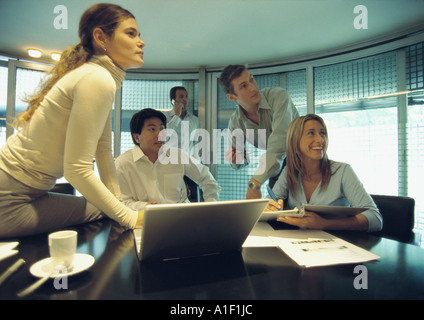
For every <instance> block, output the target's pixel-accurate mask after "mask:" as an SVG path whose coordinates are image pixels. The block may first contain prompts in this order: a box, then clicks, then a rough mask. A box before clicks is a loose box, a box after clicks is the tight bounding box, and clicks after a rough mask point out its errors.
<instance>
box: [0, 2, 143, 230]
mask: <svg viewBox="0 0 424 320" xmlns="http://www.w3.org/2000/svg"><path fill="white" fill-rule="evenodd" d="M79 37H80V42H79V43H78V44H76V45H75V46H72V47H70V48H68V49H67V50H65V51H64V52H63V54H62V56H61V59H60V61H59V62H58V63H57V64H56V65H55V66H54V67H53V68H52V70H51V71H50V72H49V74H48V75H47V78H46V79H45V80H44V82H42V83H41V85H40V87H39V91H38V92H37V93H36V94H35V95H34V96H32V97H30V98H29V99H28V100H27V102H28V108H27V110H26V111H25V112H23V113H22V114H20V115H19V116H18V118H17V119H16V121H15V123H14V125H15V128H16V129H18V130H17V131H16V132H15V133H14V134H13V135H12V136H10V137H9V138H8V140H7V142H6V144H5V145H4V146H3V148H2V149H1V150H0V238H4V237H16V236H23V235H30V234H35V233H43V232H48V231H51V230H55V229H57V228H61V227H66V226H70V225H75V224H79V223H84V222H88V221H93V220H96V219H100V218H102V217H110V218H112V219H114V220H116V221H117V222H119V223H120V224H121V225H123V226H125V227H128V228H134V227H136V226H140V225H141V222H142V218H143V212H142V211H141V212H137V211H134V210H131V209H129V208H127V207H125V206H124V205H123V204H122V202H121V200H120V191H119V186H118V183H117V180H116V173H115V166H114V162H113V158H112V149H111V132H112V126H111V123H112V121H111V110H112V105H113V101H114V98H115V92H116V90H117V88H119V87H120V86H121V82H122V81H123V80H124V78H125V71H126V70H127V69H129V68H139V67H142V66H143V64H144V61H143V50H142V49H143V47H144V45H145V44H144V42H143V41H142V40H141V39H140V37H139V30H138V26H137V23H136V21H135V18H134V16H133V15H132V14H131V13H130V12H129V11H127V10H125V9H123V8H121V7H119V6H117V5H114V4H96V5H93V6H91V7H90V8H88V9H87V10H86V11H85V12H84V14H83V15H82V17H81V19H80V24H79ZM94 159H95V160H96V164H97V168H98V171H99V175H100V179H99V178H97V176H96V175H95V173H94V170H93V160H94ZM62 176H64V177H65V178H66V180H67V181H68V182H69V183H71V184H72V186H73V187H74V188H75V189H76V190H78V191H79V192H80V193H81V194H82V195H83V197H77V196H72V195H64V194H57V193H53V192H49V190H51V189H52V188H53V187H54V185H55V183H56V180H57V179H58V178H61V177H62Z"/></svg>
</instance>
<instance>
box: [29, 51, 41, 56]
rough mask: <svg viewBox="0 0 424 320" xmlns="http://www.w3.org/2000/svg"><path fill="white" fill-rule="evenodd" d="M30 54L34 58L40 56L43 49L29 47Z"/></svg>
mask: <svg viewBox="0 0 424 320" xmlns="http://www.w3.org/2000/svg"><path fill="white" fill-rule="evenodd" d="M28 55H29V56H30V57H33V58H40V57H41V51H40V50H38V49H28Z"/></svg>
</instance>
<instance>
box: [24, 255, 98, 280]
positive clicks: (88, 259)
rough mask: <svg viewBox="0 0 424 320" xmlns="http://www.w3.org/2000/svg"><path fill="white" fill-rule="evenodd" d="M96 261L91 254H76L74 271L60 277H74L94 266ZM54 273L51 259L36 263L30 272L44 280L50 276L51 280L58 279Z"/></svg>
mask: <svg viewBox="0 0 424 320" xmlns="http://www.w3.org/2000/svg"><path fill="white" fill-rule="evenodd" d="M94 260H95V259H94V257H93V256H90V255H89V254H84V253H77V254H75V260H74V268H73V269H72V271H70V272H67V273H61V274H60V276H61V277H64V276H72V275H74V274H77V273H80V272H82V271H84V270H87V269H88V268H90V267H91V266H92V265H93V263H94ZM52 271H53V265H52V263H51V261H50V258H46V259H43V260H40V261H38V262H36V263H34V264H33V265H32V266H31V268H30V269H29V272H31V274H32V275H33V276H35V277H38V278H44V277H47V276H49V275H50V278H55V277H57V276H58V275H57V274H51V273H52Z"/></svg>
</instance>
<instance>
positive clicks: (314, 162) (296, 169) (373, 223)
mask: <svg viewBox="0 0 424 320" xmlns="http://www.w3.org/2000/svg"><path fill="white" fill-rule="evenodd" d="M327 147H328V134H327V127H326V125H325V122H324V120H323V119H322V118H321V117H320V116H318V115H315V114H308V115H306V116H301V117H299V118H297V119H295V120H293V122H292V123H291V124H290V126H289V129H288V133H287V156H286V163H287V164H286V167H285V168H284V170H283V172H282V173H281V175H280V177H279V179H278V180H277V182H276V184H275V186H274V188H273V192H274V193H275V195H276V197H277V198H278V199H279V200H278V203H277V202H275V201H274V200H270V204H269V205H268V207H267V210H269V211H276V210H281V209H282V208H283V207H284V206H286V208H291V209H292V208H294V207H298V208H300V207H302V205H303V204H310V205H324V206H346V207H349V206H352V207H359V208H365V209H366V210H365V211H363V212H362V213H360V214H357V215H355V216H343V215H339V216H336V217H334V216H325V215H323V214H322V215H319V214H317V213H314V212H309V211H306V212H305V215H304V216H303V217H302V218H297V217H279V218H278V219H277V220H278V221H281V222H285V223H288V224H291V225H295V226H298V227H301V228H309V229H324V230H334V229H339V230H367V231H379V230H381V228H382V217H381V213H380V212H379V211H378V209H377V207H376V206H375V203H374V201H373V200H372V198H371V196H370V195H369V194H368V193H367V192H366V190H365V188H364V187H363V185H362V183H361V182H360V181H359V179H358V177H357V176H356V174H355V172H354V171H353V169H352V167H351V166H350V165H349V164H346V163H342V162H337V161H332V160H329V159H328V155H327ZM285 202H286V203H285Z"/></svg>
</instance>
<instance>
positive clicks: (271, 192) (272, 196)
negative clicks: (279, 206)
mask: <svg viewBox="0 0 424 320" xmlns="http://www.w3.org/2000/svg"><path fill="white" fill-rule="evenodd" d="M266 188H267V190H268V194H269V196H270V197H271V198H272V200H274V201H275V202H278V199H277V197H276V196H275V193H274V191H272V189H271V187H270V186H269V185H267V186H266Z"/></svg>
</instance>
